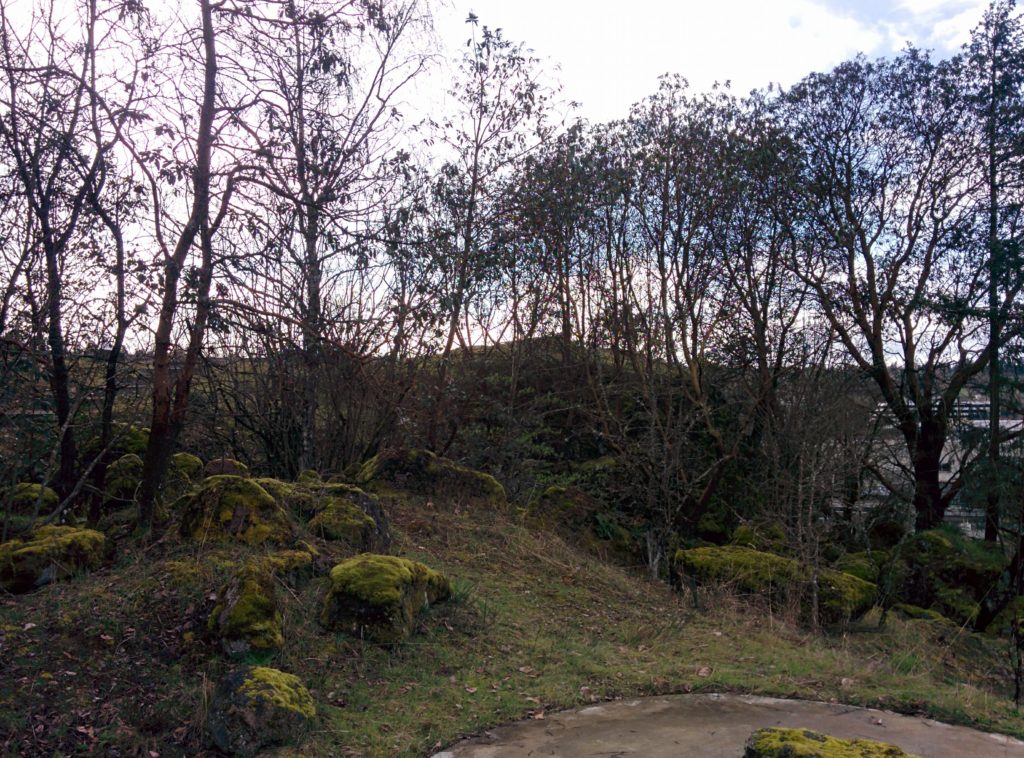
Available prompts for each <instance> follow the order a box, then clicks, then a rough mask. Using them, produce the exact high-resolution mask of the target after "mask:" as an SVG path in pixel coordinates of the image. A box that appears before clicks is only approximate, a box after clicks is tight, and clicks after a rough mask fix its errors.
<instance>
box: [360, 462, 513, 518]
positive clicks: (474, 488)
mask: <svg viewBox="0 0 1024 758" xmlns="http://www.w3.org/2000/svg"><path fill="white" fill-rule="evenodd" d="M356 484H358V485H359V486H360V487H362V488H363V489H365V490H367V491H369V492H375V493H380V494H391V493H393V492H395V491H402V492H410V493H412V494H415V495H420V496H423V497H429V498H433V499H435V500H438V501H440V502H439V503H438V504H439V505H440V504H442V503H443V502H457V503H471V504H477V505H486V506H490V507H493V508H505V507H507V506H508V497H507V496H506V494H505V488H504V487H502V486H501V484H500V483H499V482H498V480H497V479H495V478H494V477H493V476H491V475H489V474H484V473H482V472H480V471H474V470H473V469H470V468H466V467H465V466H460V465H459V464H458V463H455V462H454V461H450V460H448V459H447V458H440V457H438V456H437V455H435V454H434V453H432V452H430V451H429V450H416V449H406V448H401V449H395V450H386V451H384V452H382V453H379V454H378V455H375V456H374V457H373V458H371V459H370V460H368V461H367V462H366V463H364V464H363V466H362V467H361V468H360V469H359V473H358V474H357V475H356Z"/></svg>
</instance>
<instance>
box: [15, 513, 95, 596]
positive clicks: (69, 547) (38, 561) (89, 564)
mask: <svg viewBox="0 0 1024 758" xmlns="http://www.w3.org/2000/svg"><path fill="white" fill-rule="evenodd" d="M108 557H109V545H108V544H107V539H106V537H105V536H104V535H103V533H102V532H97V531H94V530H92V529H79V528H77V527H73V526H43V527H40V528H38V529H36V530H35V531H33V532H32V533H31V534H30V535H29V536H27V537H25V538H24V539H14V540H11V541H9V542H5V543H3V544H2V545H0V587H3V588H4V589H5V590H7V591H8V592H27V591H29V590H33V589H35V588H37V587H42V586H43V585H45V584H49V583H50V582H53V581H57V580H60V579H66V578H67V577H69V576H73V575H74V574H76V573H77V572H80V571H88V570H93V569H96V568H99V567H100V566H101V565H102V564H103V562H104V561H105V560H106V559H107V558H108Z"/></svg>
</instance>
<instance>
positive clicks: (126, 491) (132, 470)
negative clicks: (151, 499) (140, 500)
mask: <svg viewBox="0 0 1024 758" xmlns="http://www.w3.org/2000/svg"><path fill="white" fill-rule="evenodd" d="M142 468H143V463H142V458H140V457H139V456H138V455H136V454H135V453H128V454H127V455H122V456H121V457H120V458H118V459H117V460H116V461H114V462H113V463H111V464H110V465H109V466H107V475H106V480H105V481H106V486H105V492H104V498H103V504H104V506H105V507H107V508H111V509H116V508H119V507H121V506H124V505H128V504H130V503H131V502H132V501H133V500H134V499H135V492H136V490H138V488H139V483H140V482H141V481H142Z"/></svg>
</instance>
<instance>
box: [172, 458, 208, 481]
mask: <svg viewBox="0 0 1024 758" xmlns="http://www.w3.org/2000/svg"><path fill="white" fill-rule="evenodd" d="M171 469H172V470H173V471H174V472H175V473H176V474H178V475H180V476H182V477H184V478H186V479H188V480H189V481H190V482H195V481H198V480H199V479H202V478H203V469H204V466H203V461H202V459H201V458H199V456H197V455H192V453H175V454H174V455H172V456H171Z"/></svg>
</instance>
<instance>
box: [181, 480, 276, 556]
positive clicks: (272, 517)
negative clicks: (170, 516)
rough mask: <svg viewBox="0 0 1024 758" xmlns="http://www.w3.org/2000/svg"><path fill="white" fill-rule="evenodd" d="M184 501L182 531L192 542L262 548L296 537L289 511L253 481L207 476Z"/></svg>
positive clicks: (183, 535) (184, 536)
mask: <svg viewBox="0 0 1024 758" xmlns="http://www.w3.org/2000/svg"><path fill="white" fill-rule="evenodd" d="M182 500H183V501H184V503H183V505H182V506H181V510H182V519H181V529H180V531H181V536H182V537H183V538H185V539H188V540H192V541H195V542H225V541H232V540H237V541H240V542H244V543H246V544H249V545H261V544H264V543H277V544H282V543H287V542H290V541H291V540H292V538H293V535H294V531H293V528H292V524H291V521H290V519H289V517H288V514H287V513H286V512H285V510H284V509H283V508H282V507H281V506H280V505H278V504H277V502H276V501H275V500H274V498H272V497H271V496H270V495H269V494H268V493H267V491H266V490H265V489H263V487H261V486H260V485H259V484H257V483H256V482H254V481H253V480H251V479H245V478H243V477H240V476H230V475H219V476H211V477H207V478H206V479H205V480H203V483H202V484H201V485H200V486H199V488H198V489H196V490H195V491H194V492H192V493H191V494H189V495H186V496H185V497H184V498H182Z"/></svg>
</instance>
